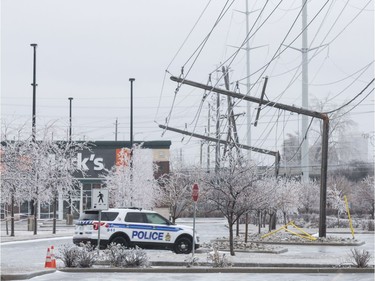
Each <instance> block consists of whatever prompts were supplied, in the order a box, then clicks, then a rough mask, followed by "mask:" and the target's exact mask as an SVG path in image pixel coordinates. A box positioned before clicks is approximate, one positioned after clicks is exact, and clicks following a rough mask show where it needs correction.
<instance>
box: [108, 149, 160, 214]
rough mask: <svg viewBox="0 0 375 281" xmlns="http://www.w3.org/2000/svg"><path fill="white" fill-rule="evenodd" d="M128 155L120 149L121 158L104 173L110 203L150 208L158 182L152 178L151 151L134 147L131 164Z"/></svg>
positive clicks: (153, 201)
mask: <svg viewBox="0 0 375 281" xmlns="http://www.w3.org/2000/svg"><path fill="white" fill-rule="evenodd" d="M129 157H130V153H129V151H128V150H126V149H122V150H121V152H120V159H121V160H120V161H119V162H118V163H116V165H115V166H114V167H112V169H111V170H110V171H108V173H107V174H106V175H104V177H105V180H106V184H107V186H108V188H109V190H110V197H109V200H110V205H111V206H114V207H125V206H127V207H132V206H137V207H142V208H152V207H154V206H155V195H156V191H157V190H158V184H157V181H156V180H155V179H154V172H155V170H156V165H155V164H154V163H153V161H152V154H151V151H150V150H149V149H142V148H141V147H137V148H135V149H134V150H133V163H132V165H130V158H129Z"/></svg>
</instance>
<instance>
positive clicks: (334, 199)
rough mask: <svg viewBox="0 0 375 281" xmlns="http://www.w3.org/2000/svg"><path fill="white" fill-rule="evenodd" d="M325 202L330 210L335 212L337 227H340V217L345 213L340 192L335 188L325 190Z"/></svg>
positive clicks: (342, 195)
mask: <svg viewBox="0 0 375 281" xmlns="http://www.w3.org/2000/svg"><path fill="white" fill-rule="evenodd" d="M327 201H328V203H329V204H330V205H331V207H332V209H334V210H336V211H337V227H340V215H341V214H343V213H345V200H344V194H343V192H342V190H340V189H338V188H337V186H330V187H328V190H327Z"/></svg>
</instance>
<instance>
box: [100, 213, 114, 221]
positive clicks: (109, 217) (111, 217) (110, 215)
mask: <svg viewBox="0 0 375 281" xmlns="http://www.w3.org/2000/svg"><path fill="white" fill-rule="evenodd" d="M117 216H118V212H102V215H101V219H102V221H114V220H115V219H116V218H117Z"/></svg>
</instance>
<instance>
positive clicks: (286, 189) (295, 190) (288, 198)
mask: <svg viewBox="0 0 375 281" xmlns="http://www.w3.org/2000/svg"><path fill="white" fill-rule="evenodd" d="M300 190H301V189H300V183H299V182H298V181H297V180H295V179H286V178H284V179H280V180H279V181H278V184H277V190H276V196H277V209H278V210H280V211H281V212H282V214H283V218H284V224H287V220H289V218H288V217H289V215H291V214H297V213H298V208H299V207H300V204H301V203H300Z"/></svg>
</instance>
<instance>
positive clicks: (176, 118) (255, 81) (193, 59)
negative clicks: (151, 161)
mask: <svg viewBox="0 0 375 281" xmlns="http://www.w3.org/2000/svg"><path fill="white" fill-rule="evenodd" d="M279 2H280V1H278V0H270V1H249V10H250V11H251V13H250V15H249V28H250V29H251V32H250V34H251V38H250V47H251V48H253V49H252V50H251V52H250V73H251V83H252V86H253V87H252V90H251V92H250V94H251V95H252V96H255V97H260V93H261V89H262V86H263V82H264V79H263V78H264V77H265V76H268V77H269V80H268V84H267V90H266V96H267V97H266V98H268V99H269V100H272V101H278V102H280V103H284V104H291V105H292V104H293V105H295V106H301V88H302V86H301V67H300V65H301V52H300V51H298V50H295V49H293V48H296V49H300V48H301V46H302V37H301V35H300V33H301V28H302V27H301V26H302V20H301V16H300V15H299V13H300V11H301V6H302V0H295V1H292V0H288V1H281V4H280V5H279V6H278V7H277V8H276V6H277V5H278V4H279ZM284 2H285V3H284ZM245 3H246V0H237V1H224V0H213V1H208V0H205V1H203V0H201V1H197V0H196V1H187V0H173V1H172V0H137V1H129V0H107V1H98V0H87V1H85V0H74V1H73V0H64V1H60V0H2V1H1V28H2V29H1V117H2V121H3V124H4V122H5V123H6V124H8V126H10V127H11V128H17V127H19V126H20V125H21V124H25V123H26V124H27V125H26V128H27V130H29V131H28V132H27V133H30V132H31V114H32V86H31V85H30V84H31V83H32V67H33V49H32V47H31V46H30V43H37V44H38V47H37V84H38V87H37V101H36V104H37V108H36V112H37V121H36V125H37V129H38V130H40V129H42V128H43V127H44V126H46V124H51V123H55V125H57V127H58V128H60V129H59V130H57V131H56V132H55V136H54V137H55V138H58V139H66V137H67V131H68V127H69V101H68V97H73V98H74V99H73V103H72V104H73V139H76V140H82V139H86V140H114V139H115V134H114V133H115V121H116V118H118V122H119V126H118V140H129V124H130V122H129V119H130V118H129V116H130V112H129V108H130V82H129V78H131V77H132V78H135V79H136V80H135V82H134V135H135V136H134V139H135V140H171V141H172V150H173V151H174V152H176V151H179V149H180V148H182V149H183V153H184V157H186V158H189V159H192V161H198V160H199V147H200V140H197V139H190V138H189V137H185V138H184V139H183V136H182V135H179V134H176V133H172V132H165V134H164V135H162V133H163V131H162V130H161V129H159V128H158V125H157V124H158V123H159V124H166V123H165V120H166V118H167V117H168V116H170V119H169V122H168V125H169V126H172V127H176V128H179V129H184V128H185V126H186V128H187V130H189V131H191V132H193V131H194V132H196V133H199V134H205V132H206V131H207V123H208V121H207V117H208V103H209V102H210V103H211V106H213V105H214V97H213V95H209V96H208V97H207V99H206V101H205V102H204V103H203V104H201V100H202V97H203V94H204V92H203V90H198V89H194V88H191V87H189V86H182V87H181V88H180V89H179V91H178V93H177V94H176V95H175V88H176V86H177V84H176V83H175V82H172V81H171V80H170V79H169V76H170V75H175V76H179V75H180V74H181V68H182V66H184V76H185V78H186V79H189V80H193V81H197V82H200V83H203V84H206V83H207V81H208V79H209V74H212V75H211V81H212V84H216V83H218V84H217V85H218V87H224V86H223V82H222V81H219V82H217V81H216V79H217V77H220V75H221V74H220V73H219V72H218V71H216V68H218V67H220V66H221V63H224V65H225V66H229V67H230V80H231V82H232V84H231V88H232V89H234V88H235V84H236V81H238V82H239V84H238V85H239V89H238V90H237V91H238V92H241V93H246V87H245V83H246V55H245V51H243V50H240V51H239V52H238V54H237V55H235V56H232V55H234V54H235V53H236V51H237V48H236V46H237V47H238V46H240V45H241V44H242V42H243V40H244V38H245V35H246V21H245V19H246V17H245V14H244V13H241V11H242V12H244V11H245ZM265 3H267V5H265ZM263 8H264V9H263ZM275 8H276V9H275ZM262 9H263V10H262ZM223 10H224V11H225V13H224V14H223V17H222V18H221V17H220V16H219V15H220V13H221V12H222V11H223ZM218 18H220V21H219V22H218V24H217V25H215V22H216V21H217V20H218ZM373 19H374V3H373V1H368V0H359V1H347V0H335V1H322V0H316V1H308V19H307V22H308V23H310V22H311V23H310V24H309V27H308V45H309V48H310V51H309V53H308V54H309V58H310V63H309V83H310V85H309V108H310V109H312V108H313V106H314V104H316V101H320V102H324V104H325V110H330V109H334V108H338V107H340V106H341V105H343V104H345V103H347V102H349V101H350V100H351V99H353V98H354V97H355V96H356V95H358V94H359V93H360V92H361V91H362V90H363V89H364V88H365V86H366V85H367V84H368V83H369V82H370V81H371V80H372V79H373V77H374V66H373V61H374V21H373ZM214 25H215V27H214ZM213 27H214V28H213ZM210 31H212V32H211V33H210V36H209V38H208V40H207V42H206V43H204V44H203V45H202V44H201V43H202V42H205V41H204V39H205V38H206V36H207V35H208V34H209V32H210ZM281 44H283V45H281ZM200 46H201V47H202V46H203V48H200ZM286 46H290V47H292V48H287V47H286ZM258 47H259V48H258ZM228 58H229V60H228ZM265 66H266V67H265ZM219 69H220V68H219ZM166 70H167V71H168V72H166ZM372 88H373V85H371V86H370V88H368V89H367V90H366V91H364V92H363V94H362V95H360V96H358V98H357V99H355V100H354V101H353V102H351V103H350V104H349V105H348V106H346V107H344V108H343V110H342V113H345V116H346V117H348V118H351V119H352V120H354V121H355V122H356V123H357V126H356V128H355V129H353V130H351V131H352V132H353V134H355V135H356V136H361V135H362V134H372V135H373V134H374V94H373V93H371V89H372ZM366 96H367V97H366ZM365 97H366V98H365ZM360 102H361V103H360ZM222 103H223V108H224V107H225V104H226V100H225V99H224V98H223V101H222ZM359 103H360V104H359ZM200 106H201V110H199V109H200ZM255 107H256V105H252V108H251V110H252V120H253V121H254V118H255ZM244 112H246V104H245V103H244V102H238V101H237V103H236V107H235V113H236V114H239V113H244ZM348 112H349V113H348ZM169 114H170V115H169ZM222 114H225V112H222ZM299 124H300V117H299V116H297V115H296V114H294V115H291V114H290V113H286V112H279V111H278V110H275V109H270V108H268V107H267V108H264V109H263V110H262V112H261V118H260V120H259V125H258V127H252V136H251V139H252V145H253V146H256V147H261V148H266V149H270V150H280V151H281V149H282V147H281V144H282V141H283V140H284V138H285V136H286V135H287V133H295V132H298V130H299V128H300V125H299ZM316 124H318V123H316ZM214 125H215V124H214V120H213V119H212V120H211V126H212V128H211V132H214ZM222 126H223V127H224V126H225V122H224V121H223V123H222ZM237 126H238V128H239V135H240V142H241V143H244V144H245V143H246V135H245V132H246V117H245V116H241V117H239V118H238V119H237ZM223 138H225V136H223ZM311 138H312V139H311V140H310V143H313V142H314V141H315V138H314V136H313V133H312V134H311ZM182 139H183V140H182ZM204 149H206V148H204ZM212 149H213V148H212ZM266 158H267V156H264V155H261V156H259V159H258V160H259V161H261V162H262V161H265V162H267V160H266Z"/></svg>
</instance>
